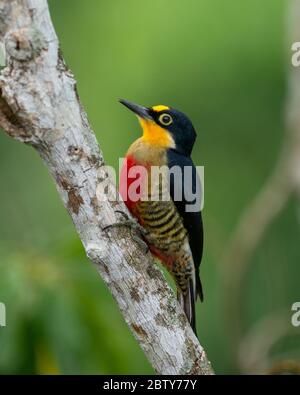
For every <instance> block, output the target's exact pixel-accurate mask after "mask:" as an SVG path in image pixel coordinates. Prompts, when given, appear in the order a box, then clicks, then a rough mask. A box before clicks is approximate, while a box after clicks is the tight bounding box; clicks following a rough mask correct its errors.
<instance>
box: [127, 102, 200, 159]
mask: <svg viewBox="0 0 300 395" xmlns="http://www.w3.org/2000/svg"><path fill="white" fill-rule="evenodd" d="M120 103H121V104H123V105H124V106H126V107H127V108H129V110H131V111H133V112H134V113H135V114H136V115H137V116H138V118H139V121H140V124H141V126H142V129H143V137H142V139H143V140H144V141H146V142H148V143H149V144H152V145H155V146H157V147H160V148H161V147H163V148H166V149H175V150H176V151H178V152H180V153H181V154H183V155H186V156H189V155H190V154H191V152H192V149H193V145H194V142H195V139H196V131H195V129H194V127H193V125H192V122H191V121H190V120H189V118H188V117H187V116H186V115H185V114H183V113H182V112H180V111H178V110H175V109H173V108H170V107H167V106H164V105H158V106H153V107H144V106H140V105H139V104H134V103H131V102H129V101H128V100H124V99H121V100H120Z"/></svg>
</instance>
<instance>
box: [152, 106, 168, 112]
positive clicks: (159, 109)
mask: <svg viewBox="0 0 300 395" xmlns="http://www.w3.org/2000/svg"><path fill="white" fill-rule="evenodd" d="M152 110H153V111H156V112H160V111H164V110H170V107H167V106H164V105H162V104H159V105H158V106H153V107H152Z"/></svg>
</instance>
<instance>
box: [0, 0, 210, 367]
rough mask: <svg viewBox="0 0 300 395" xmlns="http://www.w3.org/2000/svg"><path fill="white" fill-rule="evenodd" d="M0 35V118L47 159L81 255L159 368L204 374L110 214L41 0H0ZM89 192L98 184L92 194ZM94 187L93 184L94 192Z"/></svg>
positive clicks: (164, 297) (186, 335) (161, 293)
mask: <svg viewBox="0 0 300 395" xmlns="http://www.w3.org/2000/svg"><path fill="white" fill-rule="evenodd" d="M0 41H2V42H3V43H4V44H5V48H6V52H7V64H6V67H5V68H4V69H3V70H2V72H1V76H0V126H1V127H2V128H3V129H4V130H5V132H6V133H7V134H8V135H9V136H11V137H13V138H15V139H17V140H20V141H21V142H23V143H26V144H29V145H31V146H33V147H34V148H35V149H36V150H37V152H38V153H39V155H40V156H41V158H42V160H43V161H44V163H45V164H46V166H47V167H48V169H49V171H50V173H51V175H52V177H53V179H54V181H55V183H56V186H57V190H58V192H59V195H60V197H61V199H62V200H63V203H64V205H65V207H66V208H67V210H68V212H69V213H70V215H71V217H72V220H73V222H74V225H75V227H76V230H77V232H78V234H79V237H80V239H81V241H82V243H83V246H84V248H85V250H86V253H87V256H88V257H89V258H90V260H91V261H92V262H93V263H94V264H95V265H96V267H97V269H98V271H99V273H100V275H101V277H102V278H103V280H104V281H105V283H106V284H107V286H108V288H109V289H110V291H111V293H112V294H113V296H114V297H115V299H116V301H117V303H118V305H119V308H120V310H121V312H122V314H123V316H124V319H125V320H126V322H127V324H128V326H129V327H130V329H131V330H132V332H133V334H134V336H135V337H136V339H137V341H138V342H139V344H140V346H141V347H142V349H143V351H144V352H145V354H146V356H147V358H148V359H149V361H150V363H151V364H152V366H153V368H154V369H155V371H156V372H158V373H160V374H212V369H211V366H210V363H209V361H208V360H207V357H206V354H205V352H204V350H203V348H202V347H201V345H200V344H199V342H198V340H197V339H196V337H195V336H194V334H193V332H192V329H191V328H190V326H189V324H188V322H187V320H186V318H185V315H184V314H183V312H182V311H181V309H180V307H179V305H178V303H177V301H176V299H175V297H174V294H173V292H172V291H171V290H170V288H169V286H168V285H167V283H166V281H165V280H164V278H163V276H162V274H161V271H160V270H159V269H158V268H157V267H155V266H154V263H153V260H152V259H151V256H150V254H148V255H147V256H145V254H144V253H143V252H142V249H141V247H140V246H139V245H138V244H137V243H136V242H135V241H134V240H133V238H132V235H131V233H130V231H129V229H127V228H125V227H124V228H113V229H111V230H104V227H105V226H106V225H109V224H113V223H115V222H116V221H119V217H118V214H117V213H116V210H121V211H123V212H127V210H126V208H125V206H124V204H123V202H122V201H119V200H115V201H108V200H106V201H105V200H104V196H103V194H102V193H101V188H100V189H99V186H101V185H103V183H106V185H107V189H108V191H109V192H110V193H111V194H114V193H116V190H115V186H114V185H113V183H112V182H111V180H110V179H109V176H108V174H107V171H106V169H105V166H104V161H103V156H102V153H101V152H100V150H99V147H98V144H97V141H96V138H95V135H94V133H93V132H92V130H91V128H90V126H89V123H88V121H87V117H86V114H85V112H84V110H83V109H82V107H81V105H80V102H79V98H78V95H77V92H76V83H75V80H74V77H73V75H72V73H71V72H70V70H69V69H68V68H67V66H66V64H65V63H64V61H63V58H62V55H61V53H60V50H59V43H58V40H57V37H56V34H55V31H54V28H53V25H52V23H51V19H50V15H49V10H48V5H47V1H46V0H0ZM97 191H98V193H97ZM99 191H100V192H99Z"/></svg>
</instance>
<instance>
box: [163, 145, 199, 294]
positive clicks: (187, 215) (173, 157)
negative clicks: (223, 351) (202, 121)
mask: <svg viewBox="0 0 300 395" xmlns="http://www.w3.org/2000/svg"><path fill="white" fill-rule="evenodd" d="M173 166H177V167H178V169H179V168H180V170H181V172H180V173H181V177H182V178H181V182H175V178H176V177H178V175H176V168H174V167H173ZM185 166H188V167H189V168H190V170H187V171H186V174H185V173H184V168H185ZM168 167H169V168H170V169H171V168H172V167H173V170H174V171H173V172H171V173H170V194H171V197H172V199H173V201H174V203H175V206H176V208H177V210H178V212H179V214H180V215H181V217H182V219H183V223H184V226H185V228H186V230H187V231H188V235H189V243H190V247H191V250H192V254H193V260H194V264H195V274H196V293H197V295H199V297H200V299H201V301H203V291H202V284H201V280H200V273H199V269H200V264H201V260H202V253H203V224H202V216H201V212H200V204H199V202H200V198H201V194H202V188H201V183H200V179H199V176H198V174H197V171H196V167H195V165H194V163H193V161H192V159H191V158H189V157H186V156H184V155H182V154H180V153H179V152H177V151H175V150H173V149H171V150H169V151H168ZM187 175H190V176H189V177H187ZM177 181H178V180H177ZM182 190H184V191H185V193H183V192H182ZM197 191H198V195H197V197H196V198H195V197H194V198H193V196H195V194H196V192H197ZM199 191H200V196H199ZM179 197H180V200H178V198H179ZM192 199H193V200H192ZM192 205H194V208H196V210H195V209H194V211H188V207H190V208H191V206H192ZM197 206H198V207H197Z"/></svg>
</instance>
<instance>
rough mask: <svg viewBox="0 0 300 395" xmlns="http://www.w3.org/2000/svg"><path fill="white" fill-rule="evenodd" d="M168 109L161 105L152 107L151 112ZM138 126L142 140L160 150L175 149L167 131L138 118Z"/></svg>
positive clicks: (152, 122)
mask: <svg viewBox="0 0 300 395" xmlns="http://www.w3.org/2000/svg"><path fill="white" fill-rule="evenodd" d="M169 109H170V108H169V107H167V106H163V105H158V106H153V107H152V110H153V111H155V112H161V111H164V110H169ZM139 121H140V124H141V126H142V129H143V136H142V140H143V141H144V142H147V143H149V144H152V145H154V146H157V147H161V148H175V142H174V140H173V138H172V136H171V134H170V133H169V132H168V130H167V129H164V128H162V127H161V126H159V125H157V123H155V122H154V121H150V120H148V119H142V118H139Z"/></svg>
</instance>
